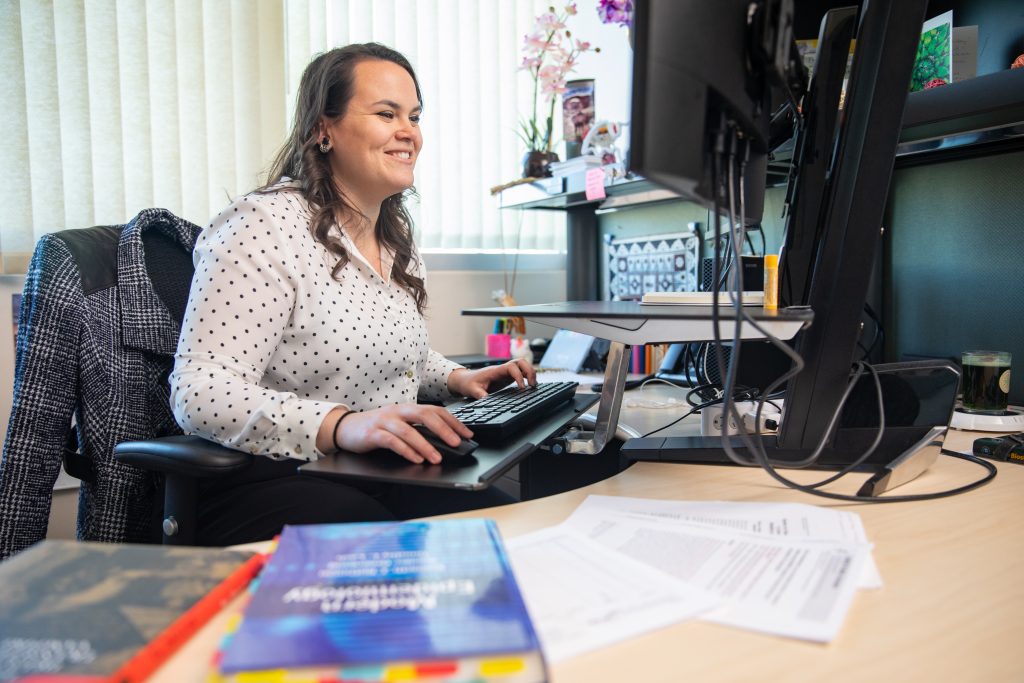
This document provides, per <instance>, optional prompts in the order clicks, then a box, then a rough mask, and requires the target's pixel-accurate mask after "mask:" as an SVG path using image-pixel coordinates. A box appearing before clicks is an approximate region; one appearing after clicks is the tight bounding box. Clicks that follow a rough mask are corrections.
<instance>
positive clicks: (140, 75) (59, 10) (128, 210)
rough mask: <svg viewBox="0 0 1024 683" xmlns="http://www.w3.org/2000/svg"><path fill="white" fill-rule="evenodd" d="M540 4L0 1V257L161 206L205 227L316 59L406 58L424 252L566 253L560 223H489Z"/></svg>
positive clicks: (463, 0)
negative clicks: (418, 115) (387, 49)
mask: <svg viewBox="0 0 1024 683" xmlns="http://www.w3.org/2000/svg"><path fill="white" fill-rule="evenodd" d="M547 5H548V3H547V2H539V1H537V0H500V1H499V0H372V1H371V0H348V1H344V0H342V1H334V0H223V1H222V0H148V1H146V2H141V1H140V0H56V1H54V2H39V1H38V0H21V1H19V0H8V1H6V2H3V3H0V73H2V74H3V77H4V84H5V85H4V87H3V88H2V89H0V130H3V131H4V137H5V138H6V139H5V140H4V141H3V142H4V144H3V145H0V164H2V166H3V168H4V169H5V171H6V175H7V178H6V180H5V182H4V183H0V262H2V268H3V272H7V273H17V272H24V268H25V266H26V264H27V262H28V258H29V257H30V255H31V252H32V248H33V245H34V243H35V241H36V240H37V239H38V238H39V236H40V235H42V234H43V233H46V232H52V231H56V230H62V229H65V228H81V227H88V226H92V225H102V224H117V223H123V222H124V221H126V220H127V219H129V218H131V217H132V216H134V215H135V214H136V213H138V211H140V210H141V209H144V208H147V207H153V206H160V207H164V208H167V209H170V210H171V211H173V212H175V213H177V214H178V215H180V216H183V217H184V218H187V219H189V220H191V221H193V222H195V223H198V224H200V225H205V224H206V223H207V222H208V221H209V219H210V217H211V216H213V215H214V214H216V213H217V211H219V210H220V209H221V208H223V207H224V206H225V205H226V204H227V203H228V202H229V201H230V199H231V198H233V197H235V196H238V195H239V194H243V193H245V192H247V191H249V190H251V189H253V188H254V187H256V186H258V184H259V183H260V182H261V181H262V179H263V173H265V171H266V169H267V166H268V165H269V162H270V160H271V159H272V157H273V155H274V153H275V151H276V150H277V148H278V147H279V145H280V144H281V143H282V142H283V140H284V138H285V136H286V134H287V130H288V125H289V123H290V116H291V110H292V102H293V101H294V96H295V88H296V87H297V85H298V82H299V77H300V75H301V73H302V69H303V68H304V67H305V65H306V64H307V63H308V62H309V60H310V58H311V57H312V56H313V55H315V54H317V53H319V52H322V51H324V50H326V49H330V48H331V47H334V46H339V45H344V44H347V43H350V42H366V41H371V40H373V41H378V42H382V43H385V44H387V45H390V46H392V47H394V48H395V49H397V50H399V51H401V52H402V53H404V54H405V55H406V56H407V57H408V58H409V59H410V61H411V62H412V64H413V66H414V67H415V68H416V71H417V76H418V77H419V79H420V84H421V88H422V91H423V97H424V117H423V124H422V126H423V134H424V139H425V143H424V149H423V153H422V155H421V158H420V161H419V163H418V165H417V170H416V180H417V182H416V187H417V190H418V192H419V199H418V200H416V199H414V200H412V201H411V202H410V208H411V211H412V213H413V216H414V218H415V219H416V228H417V241H418V243H419V244H420V246H421V248H423V249H424V250H427V251H431V250H446V251H447V250H452V251H458V250H466V251H489V250H503V249H522V250H543V251H564V247H565V229H564V216H563V215H562V214H561V213H558V212H509V211H504V212H501V211H499V210H498V209H497V201H496V199H494V198H493V197H491V196H490V194H489V188H490V187H491V186H494V185H499V184H502V183H504V182H507V181H509V180H513V179H515V178H516V177H518V175H519V174H520V172H521V157H522V153H523V146H522V144H521V143H520V142H519V140H518V138H517V135H516V129H517V127H518V123H519V120H520V118H521V116H522V114H523V113H526V112H528V111H530V109H531V101H530V97H531V96H532V89H531V87H530V81H529V77H528V76H527V75H526V74H525V73H524V72H520V71H518V66H519V62H520V61H521V49H520V48H521V44H522V38H523V36H524V35H525V34H526V33H528V32H529V30H530V28H531V26H532V23H533V19H534V17H535V16H536V15H537V14H539V13H540V12H542V11H544V10H545V9H546V7H547Z"/></svg>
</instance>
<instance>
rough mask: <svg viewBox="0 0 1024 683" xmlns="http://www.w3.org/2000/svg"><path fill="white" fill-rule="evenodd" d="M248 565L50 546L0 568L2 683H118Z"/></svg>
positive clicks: (231, 557) (178, 554) (103, 546)
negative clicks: (125, 668)
mask: <svg viewBox="0 0 1024 683" xmlns="http://www.w3.org/2000/svg"><path fill="white" fill-rule="evenodd" d="M248 557H249V554H247V553H235V552H229V551H225V550H223V549H220V548H189V547H172V546H160V545H115V544H107V543H84V542H75V541H42V542H40V543H37V544H36V545H34V546H32V547H31V548H28V549H26V550H24V551H22V552H21V553H19V554H17V555H15V556H13V557H11V558H9V559H7V560H5V561H4V562H0V681H12V680H16V679H18V678H21V677H23V676H29V675H32V674H38V673H63V674H82V675H101V676H105V675H110V674H112V673H114V672H115V671H117V669H118V668H119V667H120V666H121V665H122V664H124V662H126V661H127V660H128V659H129V658H130V657H131V656H132V655H133V654H135V653H136V652H137V651H138V650H140V649H141V648H142V646H143V645H145V644H146V643H147V642H149V641H150V640H152V639H153V638H154V637H156V636H157V635H158V634H160V632H161V631H163V630H164V629H165V628H167V627H168V626H170V625H171V623H172V622H174V620H175V619H177V618H178V617H179V616H180V615H181V614H183V613H184V612H185V611H186V610H188V609H189V608H190V607H191V606H192V605H193V604H195V603H196V602H197V601H198V600H199V599H200V598H202V597H203V596H204V595H206V594H207V593H208V592H209V591H211V590H212V589H213V588H214V587H216V586H217V584H219V583H220V582H221V581H223V580H224V579H226V578H227V577H228V576H229V575H231V573H232V572H234V571H235V570H236V569H238V568H239V567H240V566H242V564H243V563H244V562H245V560H246V559H247V558H248Z"/></svg>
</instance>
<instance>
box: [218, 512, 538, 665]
mask: <svg viewBox="0 0 1024 683" xmlns="http://www.w3.org/2000/svg"><path fill="white" fill-rule="evenodd" d="M502 655H517V656H522V657H524V658H527V659H530V660H532V661H531V662H530V663H529V667H528V668H529V669H531V670H532V671H534V672H537V671H539V672H540V675H539V676H538V677H537V678H535V679H534V680H544V679H545V678H546V674H545V673H544V666H543V659H542V658H541V656H540V647H539V644H538V640H537V636H536V633H535V632H534V630H533V626H532V624H531V622H530V619H529V615H528V613H527V611H526V606H525V604H524V603H523V600H522V596H521V595H520V593H519V588H518V586H517V585H516V582H515V577H514V576H513V574H512V570H511V568H510V566H509V563H508V558H507V556H506V555H505V551H504V546H503V545H502V543H501V537H500V536H499V533H498V529H497V527H496V526H495V524H494V522H493V521H491V520H486V519H460V520H443V521H427V522H401V523H359V524H326V525H309V526H288V527H285V529H284V531H283V533H282V534H281V538H280V540H279V542H278V546H277V550H276V551H275V552H274V554H273V555H272V556H271V558H270V560H269V562H268V563H267V565H266V567H265V568H264V570H263V573H262V574H261V576H260V579H259V584H258V586H257V587H256V588H255V590H254V591H253V594H252V596H251V600H250V602H249V604H248V606H247V607H246V609H245V613H244V616H243V618H242V622H241V624H240V625H239V627H238V630H237V631H235V632H234V634H232V635H231V637H230V640H229V641H228V642H226V643H225V644H224V647H223V651H222V658H221V660H220V670H221V673H222V674H228V675H230V674H232V673H235V672H242V671H260V670H267V669H303V668H321V667H345V666H359V665H382V664H385V663H388V662H411V663H423V662H443V661H457V660H465V659H470V660H472V661H474V662H478V663H481V662H482V663H483V664H484V665H486V662H487V661H488V660H487V658H494V657H500V656H502ZM453 671H454V669H453Z"/></svg>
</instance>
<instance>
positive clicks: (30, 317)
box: [0, 209, 252, 558]
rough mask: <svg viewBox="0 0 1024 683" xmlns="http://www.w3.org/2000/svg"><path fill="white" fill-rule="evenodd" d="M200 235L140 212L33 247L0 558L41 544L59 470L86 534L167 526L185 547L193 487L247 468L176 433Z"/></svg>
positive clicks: (1, 510)
mask: <svg viewBox="0 0 1024 683" xmlns="http://www.w3.org/2000/svg"><path fill="white" fill-rule="evenodd" d="M199 231H200V229H199V228H198V226H195V225H193V224H192V223H189V222H188V221H185V220H183V219H181V218H178V217H177V216H175V215H174V214H172V213H170V212H169V211H166V210H163V209H146V210H144V211H142V212H140V213H139V214H138V215H137V216H136V217H135V218H133V219H132V220H131V221H130V222H129V223H128V224H126V225H123V226H98V227H94V228H86V229H77V230H65V231H63V232H58V233H51V234H48V235H44V236H43V237H42V238H41V239H40V240H39V243H38V244H37V245H36V249H35V253H34V255H33V258H32V263H31V265H30V267H29V271H28V274H27V275H26V278H25V289H24V293H23V306H22V312H21V319H20V321H19V329H18V349H17V359H16V372H15V386H14V400H13V402H12V409H11V418H10V420H9V426H8V432H7V438H6V440H5V442H4V451H3V458H2V460H0V558H3V557H5V556H7V555H10V554H13V553H16V552H18V551H20V550H21V549H22V548H25V547H27V546H29V545H31V544H33V543H35V542H37V541H39V540H41V539H42V538H43V537H44V536H45V534H46V529H47V519H48V516H49V512H50V505H51V496H52V491H53V485H54V482H55V481H56V479H57V476H58V473H59V470H60V469H61V467H62V466H63V468H64V469H65V470H66V471H67V472H68V473H69V474H70V475H72V476H74V477H76V478H78V479H80V480H81V482H82V483H81V487H80V492H79V501H78V502H79V504H78V524H77V526H78V536H79V538H81V539H82V540H92V541H103V542H114V543H124V542H135V543H138V542H156V541H158V540H159V538H160V531H158V529H157V526H158V524H157V522H160V521H162V524H161V525H160V526H162V531H163V541H164V542H165V543H169V544H179V545H185V544H192V543H194V541H195V538H196V522H195V520H196V512H197V507H196V492H197V489H198V482H199V480H200V479H205V478H209V477H220V476H226V475H229V474H231V473H234V472H238V471H240V470H243V469H245V468H246V467H248V466H249V464H251V462H252V456H251V455H249V454H247V453H241V452H237V451H232V450H230V449H227V448H223V447H221V446H218V445H215V444H213V443H210V442H206V441H204V440H202V439H199V438H196V437H187V436H183V435H181V430H180V428H179V427H178V426H177V424H176V423H175V421H174V418H173V416H172V415H171V410H170V405H169V387H168V385H167V377H168V375H169V373H170V370H171V367H172V364H173V353H174V349H175V346H176V342H177V336H178V331H179V329H180V326H181V320H182V317H183V316H184V311H185V305H186V302H187V299H188V290H189V287H190V284H191V279H192V272H193V266H192V255H191V251H192V248H193V245H194V243H195V239H196V237H197V236H198V234H199ZM143 257H144V258H143ZM154 437H163V438H156V439H154ZM150 439H154V440H150ZM119 442H125V443H120V444H119ZM140 468H141V469H140ZM161 511H162V513H163V514H162V515H161V514H160V513H161Z"/></svg>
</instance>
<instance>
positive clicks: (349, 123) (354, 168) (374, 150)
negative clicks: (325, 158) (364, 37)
mask: <svg viewBox="0 0 1024 683" xmlns="http://www.w3.org/2000/svg"><path fill="white" fill-rule="evenodd" d="M420 109H421V107H420V101H419V98H418V97H416V84H415V83H414V82H413V80H412V76H410V75H409V72H407V71H406V70H405V69H403V68H402V67H400V66H399V65H397V64H395V63H393V62H388V61H385V60H380V59H368V60H364V61H362V62H359V63H358V64H356V66H355V68H354V69H353V87H352V99H351V100H349V103H348V109H347V110H346V111H345V114H344V115H342V116H341V117H340V118H338V119H336V120H334V121H325V131H326V134H327V136H328V137H329V138H330V141H331V146H332V149H331V151H330V152H329V154H330V159H331V172H332V175H333V176H334V180H335V182H337V183H338V184H339V185H340V186H341V188H342V190H343V191H344V192H345V194H346V195H347V196H348V197H349V199H350V200H352V201H354V202H355V203H356V205H357V207H358V208H359V209H361V210H363V211H374V210H376V209H377V208H379V206H380V203H381V202H383V201H384V199H386V198H387V197H390V196H391V195H393V194H397V193H399V192H402V191H403V190H406V189H408V188H410V187H412V185H413V169H414V168H415V166H416V158H417V157H418V156H419V152H420V147H422V146H423V136H422V134H421V133H420V126H419V120H420Z"/></svg>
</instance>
